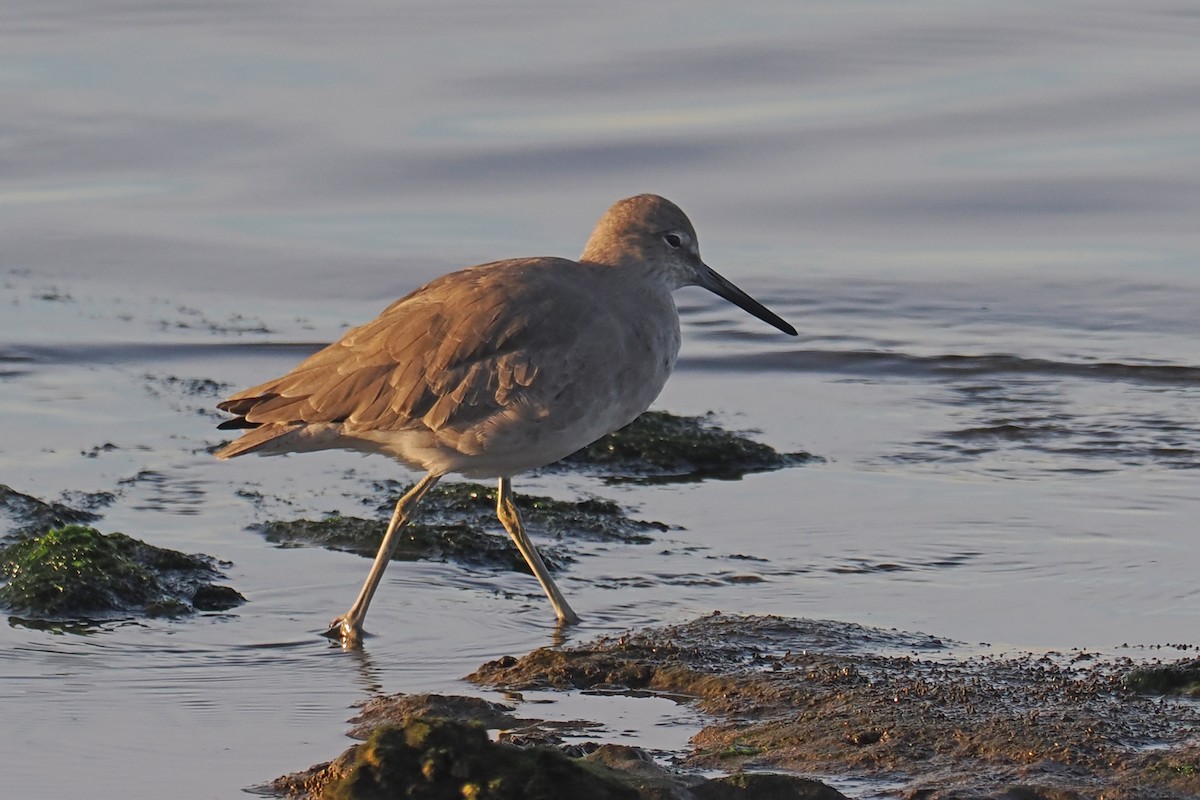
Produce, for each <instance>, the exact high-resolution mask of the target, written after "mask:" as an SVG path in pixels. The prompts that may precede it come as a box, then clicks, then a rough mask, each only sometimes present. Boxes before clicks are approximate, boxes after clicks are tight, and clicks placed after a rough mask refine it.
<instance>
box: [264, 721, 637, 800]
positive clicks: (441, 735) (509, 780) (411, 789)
mask: <svg viewBox="0 0 1200 800" xmlns="http://www.w3.org/2000/svg"><path fill="white" fill-rule="evenodd" d="M272 786H273V788H274V789H275V791H277V792H280V793H284V794H288V795H290V796H293V797H297V796H303V797H310V798H313V800H334V799H335V798H336V800H390V799H391V798H397V797H407V798H414V800H562V798H570V800H637V798H638V793H637V790H636V789H634V788H632V787H630V786H628V785H626V784H625V783H624V782H623V781H622V780H620V779H619V778H618V777H617V776H616V775H615V773H613V772H612V770H610V769H608V768H607V767H604V766H602V765H598V764H591V763H587V762H584V761H581V760H580V759H573V758H569V757H568V756H565V755H563V754H562V753H561V752H559V751H558V750H555V749H553V748H548V747H530V748H520V747H514V746H512V745H508V744H504V743H499V742H492V741H490V740H489V739H488V737H487V732H486V731H485V730H484V728H483V727H481V726H473V725H467V724H463V723H461V722H454V721H451V720H446V719H439V718H436V717H416V718H412V719H409V720H408V721H407V722H406V723H405V724H404V725H384V726H382V727H379V728H376V729H375V731H374V732H373V733H372V734H371V736H370V738H369V739H367V741H366V742H364V743H363V744H359V745H355V746H354V747H352V748H350V749H349V750H347V751H346V752H345V753H344V754H343V755H342V756H341V757H339V758H338V759H337V760H335V761H333V762H331V763H330V764H327V765H323V766H321V767H317V768H314V769H313V770H310V771H309V772H307V773H301V774H299V775H290V776H287V777H285V778H280V779H278V780H277V781H275V783H274V784H273V785H272Z"/></svg>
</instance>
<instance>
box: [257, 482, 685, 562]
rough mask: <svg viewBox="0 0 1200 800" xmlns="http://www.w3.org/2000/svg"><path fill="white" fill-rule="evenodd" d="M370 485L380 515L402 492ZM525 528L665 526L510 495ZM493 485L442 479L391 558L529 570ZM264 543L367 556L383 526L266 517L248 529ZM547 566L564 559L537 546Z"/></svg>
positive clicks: (583, 503) (596, 535)
mask: <svg viewBox="0 0 1200 800" xmlns="http://www.w3.org/2000/svg"><path fill="white" fill-rule="evenodd" d="M376 488H377V489H379V490H380V491H381V492H383V493H385V494H386V495H387V499H386V500H385V501H384V502H382V503H379V504H378V506H377V511H378V512H379V513H380V514H390V513H391V511H392V505H393V504H394V503H395V502H396V500H397V499H398V498H399V497H400V496H401V495H403V494H404V493H405V492H406V491H408V489H409V488H411V487H408V486H403V485H401V484H398V483H396V482H394V481H382V482H379V483H377V484H376ZM513 501H514V502H515V503H516V505H517V509H518V510H519V511H520V512H521V518H522V520H523V522H524V524H525V528H526V531H527V532H528V533H530V534H531V535H534V536H541V537H551V538H555V539H559V540H569V539H576V538H583V539H591V540H599V541H619V542H624V543H627V544H648V543H650V542H652V541H653V539H652V538H651V537H650V536H649V535H648V533H650V532H658V531H664V530H667V526H666V525H664V524H663V523H661V522H644V521H642V520H636V519H631V518H630V517H628V516H626V515H625V513H624V512H623V511H622V510H621V507H620V506H618V505H617V504H616V503H612V502H609V501H607V500H600V499H597V498H588V499H585V500H580V501H578V502H570V501H564V500H555V499H554V498H551V497H540V496H533V495H522V494H514V496H513ZM495 509H496V489H495V487H489V486H483V485H481V484H477V483H451V482H446V483H441V484H438V485H437V486H434V487H433V488H432V489H431V490H429V492H428V493H427V494H426V495H425V497H424V498H422V500H421V503H420V505H419V506H418V507H417V509H416V511H415V513H414V515H413V516H414V519H413V521H412V522H411V523H409V524H408V525H407V526H405V528H404V530H403V532H402V534H401V536H400V538H399V542H398V543H397V545H396V549H395V551H394V552H393V553H392V558H393V560H396V561H456V562H458V563H460V564H468V565H471V566H484V567H492V568H495V569H508V570H514V571H518V572H529V567H528V565H527V564H526V563H525V559H524V558H522V557H521V554H520V552H519V551H518V550H517V548H516V547H515V546H514V545H513V543H512V541H511V540H510V539H509V538H508V536H507V534H505V533H504V529H503V527H502V526H501V525H500V522H499V520H497V519H496V510H495ZM254 529H255V530H258V531H260V532H261V533H262V534H264V535H265V536H266V537H267V539H268V541H272V542H275V543H277V544H283V545H316V546H319V547H325V548H328V549H330V550H342V551H346V552H351V553H358V554H359V555H363V556H367V557H372V556H374V555H375V553H376V551H378V549H379V543H380V542H381V541H382V540H383V534H384V532H385V531H386V530H387V522H386V521H385V520H384V519H382V518H381V519H363V518H362V517H352V516H341V515H333V516H330V517H326V518H325V519H321V520H307V519H298V520H272V521H270V522H265V523H262V524H260V525H256V526H255V527H254ZM538 549H539V552H540V553H541V554H542V557H543V558H544V560H545V561H546V565H547V567H549V568H550V569H551V570H556V569H561V568H562V566H563V564H565V563H566V562H568V561H570V560H571V559H570V556H568V555H565V554H563V553H562V552H561V549H560V548H556V547H554V546H550V547H544V546H543V547H539V548H538Z"/></svg>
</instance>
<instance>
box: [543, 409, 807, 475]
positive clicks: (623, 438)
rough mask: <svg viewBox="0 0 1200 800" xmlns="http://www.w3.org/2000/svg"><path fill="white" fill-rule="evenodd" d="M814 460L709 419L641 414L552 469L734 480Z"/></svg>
mask: <svg viewBox="0 0 1200 800" xmlns="http://www.w3.org/2000/svg"><path fill="white" fill-rule="evenodd" d="M814 460H820V459H819V458H817V457H816V456H814V455H812V454H811V453H803V452H801V453H780V452H777V451H776V450H775V449H774V448H772V447H771V446H769V445H765V444H762V443H761V442H756V441H754V440H753V439H749V438H746V437H745V436H742V435H740V434H737V433H732V432H730V431H727V430H725V429H723V428H721V427H720V426H718V425H717V424H716V423H715V422H713V415H712V414H707V415H705V416H703V417H686V416H677V415H675V414H669V413H667V412H665V411H647V412H646V413H644V414H642V415H641V416H640V417H638V418H637V419H636V420H634V421H633V422H632V423H630V424H629V425H626V426H625V427H624V428H621V429H620V430H618V431H614V432H613V433H610V434H608V435H607V436H604V437H602V438H601V439H599V440H597V441H596V442H593V443H592V444H590V445H588V446H587V447H585V448H583V449H582V450H580V451H578V452H576V453H574V454H572V455H569V456H567V457H566V458H564V459H563V460H562V461H560V462H558V464H559V465H562V466H567V467H571V468H575V469H583V470H586V471H591V472H597V473H601V474H604V475H606V476H607V477H608V478H609V479H610V480H613V481H634V482H641V483H659V482H675V481H698V480H703V479H705V478H721V479H727V480H729V479H737V478H741V477H742V476H743V475H746V474H749V473H752V472H766V471H770V470H776V469H782V468H784V467H792V466H796V465H799V464H806V463H808V462H811V461H814Z"/></svg>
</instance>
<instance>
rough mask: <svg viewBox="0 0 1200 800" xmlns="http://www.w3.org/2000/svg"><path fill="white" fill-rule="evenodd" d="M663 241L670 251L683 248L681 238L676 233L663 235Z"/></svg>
mask: <svg viewBox="0 0 1200 800" xmlns="http://www.w3.org/2000/svg"><path fill="white" fill-rule="evenodd" d="M663 241H664V242H666V243H667V246H668V247H670V248H671V249H672V250H678V249H679V248H681V247H683V237H682V236H680V235H679V234H678V233H668V234H665V235H664V236H663Z"/></svg>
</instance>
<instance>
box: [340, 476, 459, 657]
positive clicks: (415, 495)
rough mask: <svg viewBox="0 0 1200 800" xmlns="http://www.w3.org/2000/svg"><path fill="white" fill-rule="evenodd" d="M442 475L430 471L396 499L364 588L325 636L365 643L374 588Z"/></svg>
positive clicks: (353, 644) (351, 644) (355, 644)
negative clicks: (365, 622)
mask: <svg viewBox="0 0 1200 800" xmlns="http://www.w3.org/2000/svg"><path fill="white" fill-rule="evenodd" d="M441 477H442V476H441V475H435V474H433V473H432V472H431V473H429V474H428V475H426V476H425V477H424V478H422V479H421V480H420V481H419V482H418V483H417V485H416V486H414V487H413V488H411V489H409V490H408V493H407V494H405V495H404V496H403V497H401V498H400V499H399V500H397V501H396V510H395V511H393V512H392V520H391V522H389V523H388V527H387V533H385V534H384V535H383V541H382V542H381V543H380V545H379V552H377V553H376V554H375V563H374V564H372V565H371V572H370V574H368V575H367V581H366V583H364V584H363V587H362V591H360V592H359V593H358V599H357V600H355V601H354V605H352V606H350V610H349V611H347V612H346V613H345V614H343V615H342V616H340V617H338V618H337V619H335V620H334V621H333V622H331V623H330V624H329V630H328V631H326V632H325V635H326V636H328V637H329V638H331V639H341V640H342V644H343V645H344V646H346V647H359V646H361V645H362V635H363V628H362V624H363V620H364V619H366V616H367V606H369V605H370V604H371V598H372V597H373V596H374V595H375V589H376V588H378V586H379V581H380V579H381V578H383V571H384V570H385V569H387V565H388V562H389V561H391V560H392V553H393V551H395V549H396V543H397V542H398V541H399V538H398V537H399V534H400V529H401V528H403V527H404V526H405V525H407V524H408V522H409V520H410V519H411V518H412V512H413V510H414V509H415V508H416V506H417V503H419V502H421V498H422V497H424V496H425V493H426V492H428V491H429V490H430V489H432V488H433V486H434V484H436V483H437V482H438V479H439V478H441Z"/></svg>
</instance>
